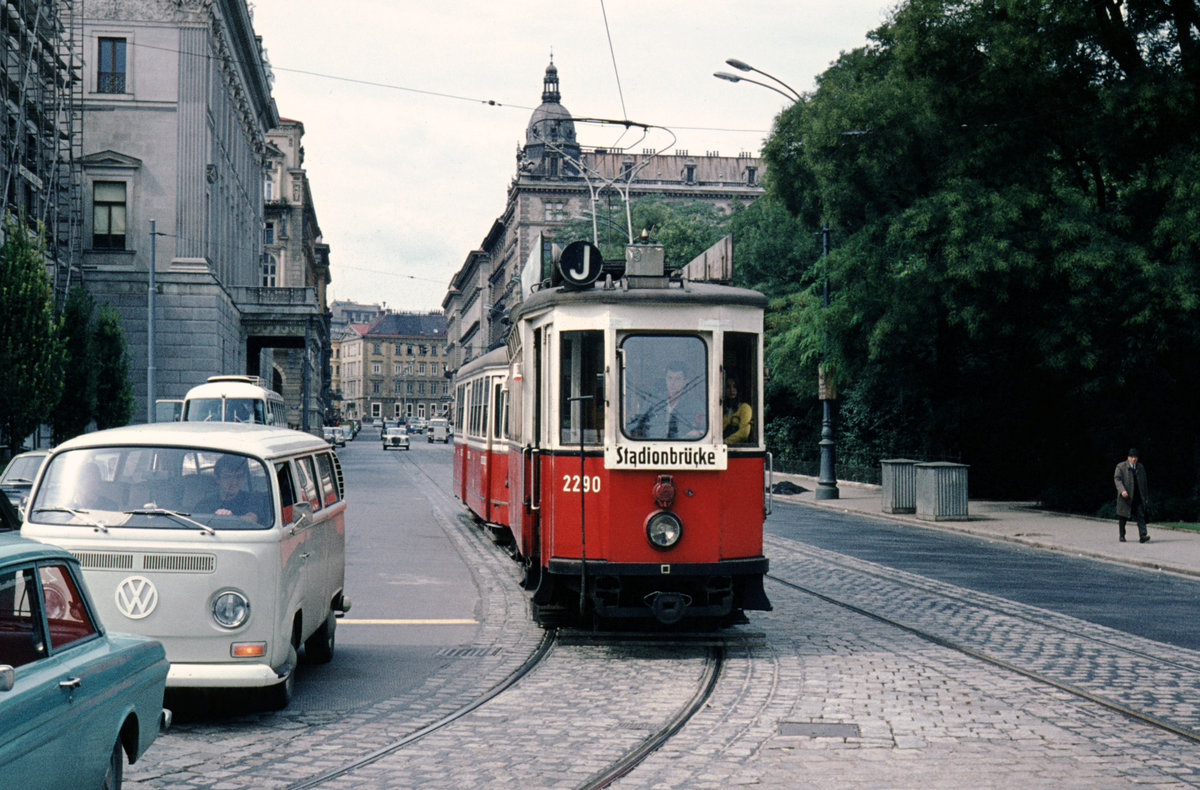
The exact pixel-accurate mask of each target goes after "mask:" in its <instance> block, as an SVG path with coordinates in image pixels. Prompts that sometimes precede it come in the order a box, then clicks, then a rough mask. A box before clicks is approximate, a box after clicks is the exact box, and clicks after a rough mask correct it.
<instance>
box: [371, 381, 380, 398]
mask: <svg viewBox="0 0 1200 790" xmlns="http://www.w3.org/2000/svg"><path fill="white" fill-rule="evenodd" d="M371 394H372V395H382V394H383V387H382V385H381V382H378V381H372V382H371Z"/></svg>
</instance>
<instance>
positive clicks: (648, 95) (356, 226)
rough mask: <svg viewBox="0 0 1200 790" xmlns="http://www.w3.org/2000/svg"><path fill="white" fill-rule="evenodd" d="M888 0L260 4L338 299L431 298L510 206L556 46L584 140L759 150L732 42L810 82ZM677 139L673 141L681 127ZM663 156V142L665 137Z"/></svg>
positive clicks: (254, 0)
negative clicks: (585, 120)
mask: <svg viewBox="0 0 1200 790" xmlns="http://www.w3.org/2000/svg"><path fill="white" fill-rule="evenodd" d="M895 4H896V0H888V1H887V2H884V1H882V0H837V2H830V0H741V2H726V1H725V0H691V2H687V3H682V2H665V1H664V0H557V2H555V1H554V0H540V1H539V2H530V1H529V0H501V1H500V2H497V0H441V1H440V2H433V3H428V2H419V1H418V0H337V2H329V0H251V2H250V5H251V8H252V12H253V17H254V29H255V32H256V33H257V34H258V35H259V36H261V37H262V39H263V47H264V48H265V49H266V52H267V57H268V59H269V61H270V63H271V66H272V70H273V72H274V87H273V95H274V97H275V102H276V105H277V107H278V109H279V114H280V116H281V117H284V118H290V119H293V120H297V121H300V122H301V123H303V124H304V132H305V134H304V139H303V145H304V151H305V160H304V167H305V170H306V172H307V174H308V178H309V183H310V185H311V188H312V195H313V201H314V203H315V207H316V212H317V218H318V222H319V224H320V226H321V232H322V236H323V240H324V241H325V243H326V244H328V245H329V246H330V270H331V277H332V282H331V283H330V286H329V299H330V300H333V299H343V300H347V299H348V300H352V301H357V302H364V303H369V304H380V303H382V304H385V305H386V306H387V307H388V308H390V309H392V310H395V311H399V312H424V311H428V310H439V309H440V308H441V304H442V299H443V297H444V296H445V293H446V288H447V286H448V283H449V281H450V278H451V277H453V275H454V274H455V272H457V271H458V270H459V268H460V267H461V266H462V264H463V262H464V261H465V260H466V258H467V255H468V253H470V252H471V251H472V250H474V249H477V248H478V247H479V246H480V243H481V242H482V240H483V238H484V237H485V236H486V235H487V232H488V230H489V229H490V228H491V226H492V223H493V222H494V221H495V220H496V218H497V217H498V216H499V215H500V214H501V212H503V210H504V206H505V200H506V196H507V190H508V186H509V183H510V181H511V180H512V178H513V176H514V174H515V172H516V154H517V149H518V146H520V145H522V144H523V143H524V139H525V127H526V125H527V123H528V122H529V117H530V115H531V114H532V112H533V110H534V108H536V107H537V106H538V104H540V103H541V94H542V79H543V77H544V75H545V70H546V66H547V64H548V63H549V62H550V59H551V56H553V59H554V64H555V66H556V67H557V69H558V77H559V87H560V90H561V93H562V104H563V106H565V107H566V108H567V110H568V111H569V112H570V113H571V114H572V115H573V116H576V117H593V118H609V119H617V120H621V119H629V120H632V121H635V122H638V123H644V124H653V125H655V126H659V127H666V128H667V129H669V130H670V132H669V133H668V132H667V131H663V130H661V129H656V130H654V131H653V132H652V134H651V135H650V136H649V137H646V138H645V139H643V138H642V137H641V135H640V134H636V133H633V132H627V131H626V130H625V129H624V128H623V127H618V126H603V125H591V124H589V125H577V134H578V137H579V142H580V144H581V145H583V146H585V147H592V146H605V147H613V148H615V147H624V146H632V151H633V152H634V153H637V154H640V153H641V152H642V151H643V149H646V148H654V149H659V148H662V147H665V146H668V145H671V144H672V143H674V149H671V150H678V149H683V150H687V151H689V152H691V153H693V154H698V153H707V152H709V151H715V152H719V153H720V154H722V155H726V156H735V155H737V154H738V153H741V152H749V153H751V154H755V155H757V154H759V153H760V152H761V150H762V144H763V141H764V140H765V139H766V137H767V136H768V134H769V133H770V129H771V122H772V120H773V119H774V117H775V115H776V114H777V113H778V112H779V111H780V110H782V109H783V108H784V107H786V106H787V104H788V101H787V100H786V99H785V98H784V97H783V96H781V95H780V94H778V93H776V92H773V91H771V90H767V89H766V88H763V87H760V86H758V85H754V84H750V83H747V82H740V83H730V82H725V81H723V80H719V79H716V78H715V77H713V72H715V71H726V72H733V73H735V74H739V75H741V76H744V77H750V78H753V79H758V80H760V81H763V82H770V80H769V79H768V78H767V77H764V76H762V75H760V74H746V73H743V72H738V71H736V70H735V69H733V68H731V67H729V66H727V65H726V64H725V60H726V59H727V58H737V59H740V60H742V61H744V62H746V63H749V64H751V65H752V66H754V67H755V68H757V69H761V70H762V71H764V72H767V73H768V74H770V75H772V76H773V77H776V78H778V79H779V80H782V81H783V82H784V83H785V84H786V85H788V86H790V87H792V88H793V89H795V90H796V91H799V92H801V93H807V92H809V91H812V90H813V89H814V88H815V80H816V78H817V76H818V75H820V74H821V73H822V72H823V71H825V70H826V69H827V68H828V67H829V65H830V64H831V63H833V62H834V61H835V60H836V59H837V58H838V56H839V55H840V54H841V53H842V52H846V51H849V50H853V49H856V48H858V47H861V46H864V45H865V44H866V43H867V34H868V33H869V32H870V31H871V30H874V29H875V28H877V27H879V26H880V25H881V24H883V23H884V22H885V21H887V18H888V14H889V12H890V10H891V9H892V8H893V7H894V5H895ZM672 135H673V137H672ZM668 152H669V151H668Z"/></svg>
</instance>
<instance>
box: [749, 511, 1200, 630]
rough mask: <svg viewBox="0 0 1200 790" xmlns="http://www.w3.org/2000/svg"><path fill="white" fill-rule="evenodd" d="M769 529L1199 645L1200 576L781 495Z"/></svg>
mask: <svg viewBox="0 0 1200 790" xmlns="http://www.w3.org/2000/svg"><path fill="white" fill-rule="evenodd" d="M767 531H768V532H769V533H771V534H773V535H777V536H779V537H785V538H789V539H792V540H798V541H802V542H804V543H807V544H809V545H812V546H817V547H820V548H825V549H830V550H832V551H836V552H839V553H841V554H847V555H850V556H852V557H857V558H859V559H863V560H869V561H871V562H875V563H879V564H881V565H885V566H887V567H890V568H898V569H900V570H904V571H908V572H911V573H916V574H920V575H922V576H927V577H929V578H932V579H937V580H939V581H943V582H947V583H950V584H956V585H959V586H961V587H965V588H968V589H971V590H978V591H980V592H985V593H989V594H991V595H997V596H1001V597H1004V598H1008V599H1011V600H1014V601H1019V602H1021V603H1025V604H1029V605H1032V606H1039V607H1042V608H1044V609H1048V610H1051V611H1054V612H1059V613H1061V614H1066V615H1070V616H1071V617H1077V618H1079V619H1081V620H1086V621H1088V622H1092V623H1097V624H1100V625H1104V626H1108V627H1110V628H1115V629H1118V630H1120V631H1124V632H1126V633H1130V634H1135V635H1137V636H1142V637H1145V638H1147V639H1153V640H1156V641H1159V642H1164V643H1166V644H1170V645H1176V646H1178V647H1186V648H1189V649H1192V650H1196V649H1200V618H1197V617H1196V612H1197V606H1198V605H1200V580H1193V579H1189V578H1186V577H1182V576H1177V575H1174V574H1170V573H1164V572H1159V571H1153V570H1147V569H1141V568H1133V567H1129V566H1125V565H1119V564H1117V563H1110V562H1103V561H1099V560H1091V559H1086V558H1082V557H1074V556H1071V555H1068V554H1064V553H1061V552H1053V551H1044V550H1040V549H1034V548H1029V547H1024V546H1019V545H1016V544H1012V543H1006V542H1001V541H991V540H986V539H982V538H977V537H973V536H970V535H963V534H960V533H954V532H947V531H943V530H938V529H927V528H922V527H916V526H910V525H907V524H898V523H896V522H893V521H889V520H886V519H874V518H869V517H865V516H860V515H855V514H850V513H837V512H831V511H829V510H827V509H823V508H817V507H813V506H808V505H797V504H791V503H787V502H780V501H779V500H776V502H775V508H774V513H773V514H772V515H771V516H770V517H769V518H768V520H767Z"/></svg>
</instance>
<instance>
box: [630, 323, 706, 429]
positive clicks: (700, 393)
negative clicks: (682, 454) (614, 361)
mask: <svg viewBox="0 0 1200 790" xmlns="http://www.w3.org/2000/svg"><path fill="white" fill-rule="evenodd" d="M620 356H621V424H622V426H623V427H624V431H625V435H626V436H628V437H629V438H631V439H649V440H659V439H661V440H667V441H694V440H698V439H701V438H703V437H704V436H706V435H707V434H708V411H709V409H708V402H709V398H708V351H707V348H706V347H705V345H704V341H703V340H701V339H700V338H698V337H692V336H685V335H631V336H629V337H627V338H625V340H624V341H622V343H621V355H620Z"/></svg>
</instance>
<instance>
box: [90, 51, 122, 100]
mask: <svg viewBox="0 0 1200 790" xmlns="http://www.w3.org/2000/svg"><path fill="white" fill-rule="evenodd" d="M97 45H98V46H99V48H100V69H99V71H98V72H97V73H96V92H97V93H124V92H125V39H123V38H101V39H98V40H97Z"/></svg>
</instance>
